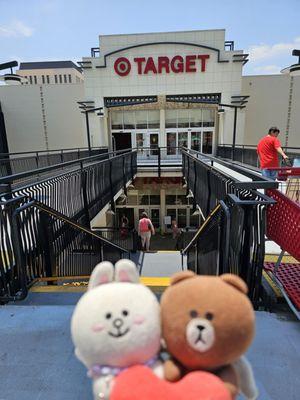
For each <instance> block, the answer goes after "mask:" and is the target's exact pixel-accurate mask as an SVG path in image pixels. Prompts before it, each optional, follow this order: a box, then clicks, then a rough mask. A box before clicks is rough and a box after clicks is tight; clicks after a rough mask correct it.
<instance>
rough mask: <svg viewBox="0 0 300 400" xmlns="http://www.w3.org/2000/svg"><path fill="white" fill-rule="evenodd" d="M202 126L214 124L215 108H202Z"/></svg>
mask: <svg viewBox="0 0 300 400" xmlns="http://www.w3.org/2000/svg"><path fill="white" fill-rule="evenodd" d="M202 115H203V126H205V127H206V126H214V124H215V123H214V122H215V110H205V109H204V110H203V113H202Z"/></svg>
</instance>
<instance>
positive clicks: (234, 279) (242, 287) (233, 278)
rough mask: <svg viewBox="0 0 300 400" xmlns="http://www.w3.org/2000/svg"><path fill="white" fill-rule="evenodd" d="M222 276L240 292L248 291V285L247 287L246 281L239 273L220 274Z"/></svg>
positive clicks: (245, 292)
mask: <svg viewBox="0 0 300 400" xmlns="http://www.w3.org/2000/svg"><path fill="white" fill-rule="evenodd" d="M220 278H221V279H222V281H224V282H225V283H228V284H229V285H231V286H234V287H235V288H236V289H238V290H239V291H240V292H242V293H244V294H247V293H248V287H247V285H246V283H245V282H244V281H243V280H242V279H241V278H240V277H238V276H237V275H234V274H223V275H220Z"/></svg>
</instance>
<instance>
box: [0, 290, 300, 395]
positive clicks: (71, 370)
mask: <svg viewBox="0 0 300 400" xmlns="http://www.w3.org/2000/svg"><path fill="white" fill-rule="evenodd" d="M41 295H43V296H44V298H43V300H42V301H43V304H46V303H47V301H48V304H55V297H56V296H57V295H56V296H54V295H53V294H52V295H51V294H40V293H31V294H30V295H29V297H28V298H27V299H26V300H25V302H24V303H23V302H22V305H21V306H20V305H7V306H3V307H2V308H1V310H0V326H1V329H0V387H1V391H0V399H1V400H20V399H22V400H53V399H55V400H83V399H84V400H89V399H92V392H91V383H90V380H89V379H88V378H87V376H86V369H85V368H84V366H83V365H82V364H81V363H80V362H79V361H78V360H77V359H76V357H75V355H74V349H73V344H72V342H71V338H70V318H71V315H72V312H73V309H74V305H75V304H76V302H77V301H78V299H79V297H80V294H73V293H71V294H70V293H68V294H66V293H63V294H61V297H60V298H59V303H56V304H60V305H41V303H40V304H39V302H38V300H37V299H38V298H39V296H41ZM34 297H36V299H35V300H34ZM40 299H41V298H40ZM47 299H48V300H47ZM30 302H31V304H34V305H29V304H30ZM71 303H72V304H71ZM63 304H64V305H63ZM66 304H68V305H66ZM256 321H257V323H256V337H255V340H254V343H253V344H252V346H251V348H250V351H249V352H248V354H247V356H248V358H249V360H250V361H251V363H252V366H253V369H254V373H255V377H256V381H257V384H258V387H259V391H260V396H259V399H260V400H282V399H284V400H298V399H299V393H300V375H299V373H298V367H299V359H300V346H299V343H300V324H299V323H298V322H296V321H295V319H294V316H293V315H292V314H291V313H290V312H289V311H288V310H284V311H280V312H277V313H274V314H270V313H266V312H256Z"/></svg>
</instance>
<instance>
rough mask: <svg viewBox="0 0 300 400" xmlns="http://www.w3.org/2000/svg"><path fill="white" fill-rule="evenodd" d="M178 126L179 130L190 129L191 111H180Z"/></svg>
mask: <svg viewBox="0 0 300 400" xmlns="http://www.w3.org/2000/svg"><path fill="white" fill-rule="evenodd" d="M177 126H178V128H188V127H189V110H178V113H177Z"/></svg>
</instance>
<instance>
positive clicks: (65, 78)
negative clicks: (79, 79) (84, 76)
mask: <svg viewBox="0 0 300 400" xmlns="http://www.w3.org/2000/svg"><path fill="white" fill-rule="evenodd" d="M64 83H67V75H64Z"/></svg>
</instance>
